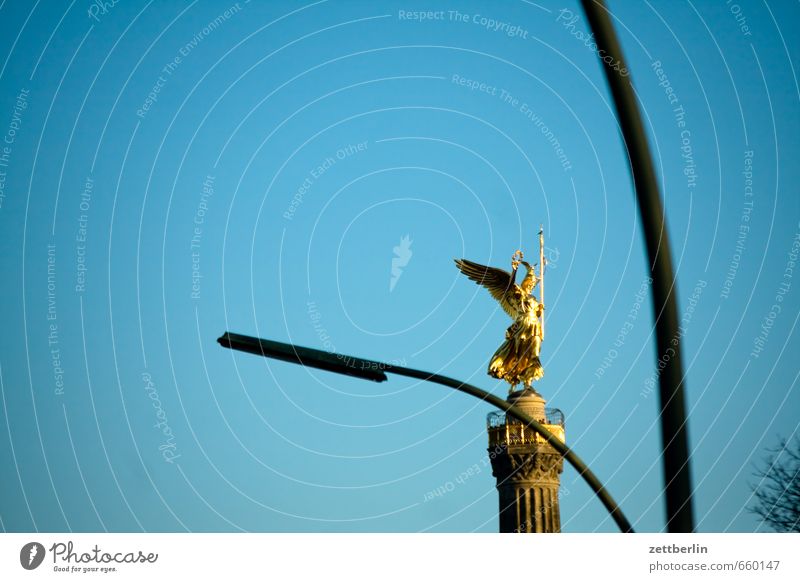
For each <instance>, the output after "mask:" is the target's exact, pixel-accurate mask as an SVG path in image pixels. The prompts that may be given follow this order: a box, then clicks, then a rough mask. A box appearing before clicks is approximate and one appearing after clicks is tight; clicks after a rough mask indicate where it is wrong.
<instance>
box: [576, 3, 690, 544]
mask: <svg viewBox="0 0 800 582" xmlns="http://www.w3.org/2000/svg"><path fill="white" fill-rule="evenodd" d="M581 4H582V5H583V9H584V11H585V12H586V18H587V20H588V21H589V26H590V27H591V30H592V32H593V33H594V37H595V42H596V43H597V53H598V56H599V57H600V62H601V63H602V65H603V70H604V71H605V74H606V78H607V80H608V85H609V88H610V89H611V95H612V96H613V98H614V105H615V108H616V110H617V115H618V116H619V124H620V128H621V129H622V137H623V139H624V141H625V146H626V148H627V150H628V157H629V158H628V159H629V161H630V165H631V173H632V174H633V183H634V187H635V189H636V200H637V203H638V206H639V214H640V216H641V219H642V226H643V230H644V236H645V244H646V246H647V256H648V258H649V259H650V275H651V278H652V280H653V285H652V288H653V309H654V311H655V319H656V346H657V350H658V354H664V355H665V359H666V365H665V366H664V369H663V370H662V371H661V375H660V376H659V402H660V412H661V415H660V416H661V443H662V448H663V462H664V482H665V485H664V495H665V498H666V505H667V531H669V532H691V531H693V530H694V516H693V511H692V486H691V475H690V472H689V468H690V467H689V446H688V443H687V440H688V439H687V435H686V404H685V396H684V390H683V366H682V365H681V349H680V339H681V334H680V330H679V328H678V307H677V302H676V300H675V274H674V272H673V270H672V259H671V257H670V250H669V240H668V236H667V225H666V222H665V219H664V210H663V208H662V207H661V198H660V196H659V192H658V182H657V180H656V172H655V169H654V168H653V162H652V158H651V157H650V148H649V146H648V143H647V136H646V134H645V132H644V125H643V124H642V119H641V115H640V114H639V106H638V105H637V102H636V95H635V93H634V90H633V82H632V81H631V78H630V76H629V75H628V74H627V67H626V65H625V59H624V57H623V55H622V48H621V47H620V44H619V41H618V40H617V36H616V33H615V32H614V26H613V25H612V24H611V18H610V17H609V12H608V10H607V9H606V7H605V5H604V3H603V1H602V0H581ZM604 56H605V57H610V58H611V63H608V62H606V61H605V60H604ZM620 71H625V72H626V74H624V75H623V74H621V73H620ZM670 353H672V354H673V355H672V356H671V357H669V356H668V354H670Z"/></svg>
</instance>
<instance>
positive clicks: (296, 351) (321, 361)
mask: <svg viewBox="0 0 800 582" xmlns="http://www.w3.org/2000/svg"><path fill="white" fill-rule="evenodd" d="M217 342H219V344H220V345H222V346H223V347H226V348H230V349H234V350H240V351H244V352H249V353H251V354H256V355H261V356H265V357H271V358H276V359H279V360H283V361H285V362H292V363H295V364H301V365H304V366H309V367H313V368H320V369H322V370H327V371H329V372H337V373H339V374H347V375H348V376H356V377H361V378H364V379H367V380H372V381H375V382H384V381H386V380H388V378H387V377H386V374H385V373H384V372H389V373H390V374H399V375H401V376H408V377H410V378H417V379H419V380H425V381H428V382H434V383H436V384H441V385H442V386H447V387H448V388H454V389H456V390H458V391H459V392H464V393H465V394H469V395H470V396H475V397H476V398H480V399H481V400H483V401H485V402H488V403H489V404H493V405H494V406H496V407H497V408H500V409H501V410H504V411H505V412H506V413H507V414H510V415H511V416H513V417H514V418H516V419H517V420H519V421H521V422H523V423H525V425H526V426H528V427H530V428H531V429H533V430H535V431H536V432H537V433H539V434H540V435H541V436H542V437H543V438H544V439H545V440H546V441H547V442H548V444H550V446H552V447H553V448H554V449H555V450H556V451H558V452H559V453H561V455H562V456H563V457H564V458H565V459H566V460H567V462H569V463H570V464H571V465H572V466H573V467H574V468H575V470H576V471H578V474H579V475H580V476H581V477H583V479H584V480H585V481H586V482H587V483H588V484H589V487H591V488H592V491H594V492H595V494H596V495H597V497H598V498H599V499H600V501H601V502H602V503H603V505H604V506H605V508H606V509H607V510H608V512H609V513H610V514H611V517H612V518H613V519H614V521H615V522H616V524H617V526H618V527H619V529H620V530H621V531H623V532H625V533H633V527H632V526H631V524H630V522H629V521H628V519H627V518H626V517H625V515H624V514H623V513H622V510H621V509H620V508H619V506H618V505H617V503H616V501H614V498H613V497H611V494H610V493H609V492H608V490H607V489H606V488H605V487H604V486H603V484H602V483H601V482H600V480H599V479H598V478H597V476H596V475H595V474H594V473H593V472H592V471H591V469H589V467H588V466H587V465H586V463H584V462H583V461H582V460H581V458H580V457H579V456H578V455H576V454H575V453H574V452H573V451H572V449H570V448H569V447H568V446H567V445H565V444H564V443H563V442H561V440H559V439H558V437H556V436H555V435H553V433H551V432H550V431H549V430H547V429H546V428H545V427H544V426H542V424H541V423H540V422H539V421H537V420H536V419H534V418H533V417H532V416H530V415H528V414H527V413H525V412H523V411H522V410H521V409H520V408H518V407H516V406H514V405H513V404H510V403H509V402H507V401H505V400H503V399H502V398H499V397H497V396H495V395H494V394H491V393H489V392H486V391H485V390H481V389H480V388H478V387H476V386H472V385H471V384H467V383H465V382H459V381H458V380H454V379H453V378H448V377H447V376H441V375H439V374H431V373H429V372H423V371H422V370H414V369H412V368H404V367H402V366H394V365H392V364H385V363H383V362H377V361H375V360H365V359H363V358H356V357H354V356H345V355H343V354H331V353H330V352H324V351H322V350H316V349H313V348H306V347H302V346H295V345H293V344H286V343H281V342H275V341H270V340H263V339H259V338H254V337H249V336H246V335H240V334H233V333H227V332H226V333H224V334H223V335H222V337H220V338H219V339H217Z"/></svg>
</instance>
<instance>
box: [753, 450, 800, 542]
mask: <svg viewBox="0 0 800 582" xmlns="http://www.w3.org/2000/svg"><path fill="white" fill-rule="evenodd" d="M768 451H769V457H767V461H766V463H765V464H764V466H762V467H760V468H757V471H756V473H755V474H754V476H755V477H757V478H758V479H759V482H758V483H757V484H756V485H751V488H752V489H753V493H754V494H755V496H756V504H755V505H754V506H752V507H749V508H748V510H749V511H750V512H751V513H755V514H756V515H758V516H759V517H761V519H762V520H763V521H764V522H765V523H766V524H767V525H768V526H769V527H771V528H772V529H774V530H775V531H778V532H800V437H797V438H796V439H795V441H794V442H793V443H791V444H790V443H788V442H787V440H786V439H785V438H782V439H781V440H780V443H779V444H778V446H777V447H775V448H773V449H768Z"/></svg>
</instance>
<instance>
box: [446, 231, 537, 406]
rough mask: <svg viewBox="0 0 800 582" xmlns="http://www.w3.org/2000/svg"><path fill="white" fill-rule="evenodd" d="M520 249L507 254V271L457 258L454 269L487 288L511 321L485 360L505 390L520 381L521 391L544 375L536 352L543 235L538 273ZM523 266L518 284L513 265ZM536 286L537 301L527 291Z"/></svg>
mask: <svg viewBox="0 0 800 582" xmlns="http://www.w3.org/2000/svg"><path fill="white" fill-rule="evenodd" d="M522 259H523V254H522V251H517V252H516V253H514V255H513V256H512V257H511V272H510V273H509V272H508V271H504V270H503V269H497V268H495V267H486V266H484V265H479V264H478V263H473V262H472V261H468V260H466V259H457V260H456V266H457V267H458V269H459V270H460V271H461V272H462V273H464V274H465V275H466V276H467V277H469V278H470V279H471V280H472V281H475V282H476V283H478V284H479V285H483V286H484V287H486V289H488V290H489V293H491V294H492V297H494V298H495V299H496V300H497V302H498V303H500V306H501V307H502V308H503V310H504V311H505V312H506V313H508V314H509V315H510V316H511V317H512V318H513V320H514V323H512V324H511V326H510V327H509V328H508V329H507V330H506V341H504V342H503V344H502V345H501V346H500V347H499V348H497V351H496V352H495V353H494V355H493V356H492V359H491V361H490V362H489V369H488V371H487V373H488V374H489V375H490V376H492V377H494V378H499V379H501V380H505V381H506V382H508V383H509V384H510V385H511V388H510V389H509V392H513V391H514V387H515V386H516V385H517V384H519V383H520V382H522V384H523V385H524V386H525V390H533V387H532V386H531V384H532V383H533V382H534V381H535V380H539V379H540V378H541V377H542V376H544V368H542V363H541V361H540V360H539V352H540V350H541V346H542V340H543V339H544V265H545V260H544V234H543V230H540V231H539V276H538V277H537V276H536V274H535V273H534V268H533V267H532V266H531V265H530V264H529V263H527V262H525V261H523V260H522ZM520 264H521V265H523V266H525V268H526V269H527V274H526V275H525V278H524V279H523V280H522V283H521V284H519V285H517V284H516V283H515V279H516V275H517V267H519V265H520ZM537 284H538V285H539V297H540V299H541V301H538V300H537V299H536V297H534V296H533V295H532V294H531V293H532V292H533V289H534V287H536V285H537Z"/></svg>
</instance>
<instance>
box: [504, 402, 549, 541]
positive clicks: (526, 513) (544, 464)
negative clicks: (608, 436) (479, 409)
mask: <svg viewBox="0 0 800 582" xmlns="http://www.w3.org/2000/svg"><path fill="white" fill-rule="evenodd" d="M508 401H509V402H510V403H512V404H515V405H517V406H519V407H520V408H522V409H523V410H524V411H525V412H527V413H528V414H530V415H531V416H533V417H534V418H535V419H536V420H538V421H539V422H541V423H543V424H545V425H546V427H547V428H548V429H550V430H551V432H553V433H554V434H556V436H561V437H562V438H563V436H564V425H563V420H562V421H561V422H560V423H558V424H551V423H550V422H548V418H547V414H546V412H545V401H544V398H542V397H541V395H539V394H538V393H536V392H533V391H520V392H514V393H512V394H511V395H510V396H509V397H508ZM489 457H490V459H491V462H492V474H493V475H494V476H495V478H496V479H497V492H498V494H499V501H500V507H499V509H500V512H499V514H500V532H501V533H554V532H560V531H561V515H560V512H559V504H558V488H559V485H560V474H561V472H562V471H563V466H564V462H563V459H562V457H561V455H560V454H559V453H558V452H557V451H556V450H555V449H554V448H553V447H552V446H550V445H549V444H548V443H547V442H545V441H543V440H542V439H541V437H539V436H538V435H537V434H536V433H534V432H533V431H531V430H530V429H525V428H524V426H523V425H522V424H521V423H520V422H518V421H516V420H515V419H513V418H507V419H504V421H503V422H500V423H498V422H495V423H494V426H492V423H490V426H489Z"/></svg>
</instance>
